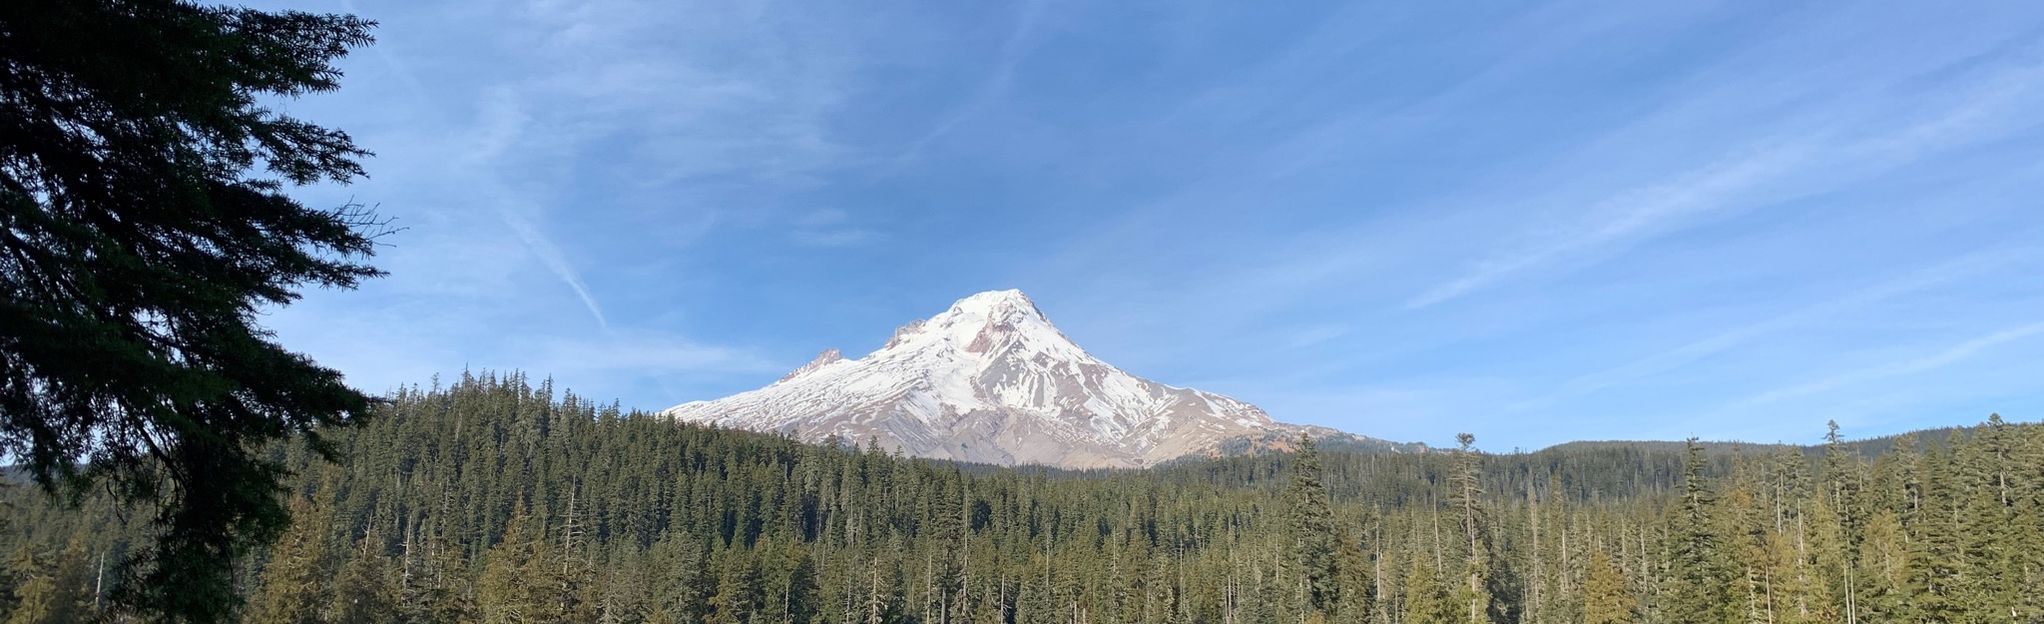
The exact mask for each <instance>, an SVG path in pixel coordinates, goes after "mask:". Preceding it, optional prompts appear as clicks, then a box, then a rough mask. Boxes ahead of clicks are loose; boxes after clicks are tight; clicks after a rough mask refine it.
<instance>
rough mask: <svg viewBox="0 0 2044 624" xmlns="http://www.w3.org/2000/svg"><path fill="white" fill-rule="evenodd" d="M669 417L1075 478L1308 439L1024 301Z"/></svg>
mask: <svg viewBox="0 0 2044 624" xmlns="http://www.w3.org/2000/svg"><path fill="white" fill-rule="evenodd" d="M663 413H664V414H666V415H668V416H671V417H673V418H675V419H677V420H682V421H687V422H696V423H705V424H713V425H717V426H721V427H732V428H739V429H750V430H755V431H775V432H782V433H787V434H790V435H794V436H795V437H798V438H801V439H804V440H809V441H821V440H824V439H826V438H828V437H830V436H833V435H835V436H838V437H839V438H840V439H842V440H845V441H848V442H854V443H857V442H863V441H864V440H866V439H868V438H875V439H878V440H879V441H880V442H881V443H882V444H883V445H885V446H888V447H890V448H898V449H900V450H901V451H903V452H905V453H908V454H911V455H917V456H922V457H933V458H939V459H955V460H960V461H969V462H981V463H991V464H1046V465H1053V466H1061V467H1067V468H1107V467H1143V466H1150V465H1153V464H1156V463H1158V462H1162V461H1166V460H1170V459H1174V458H1178V457H1183V456H1186V455H1192V454H1213V453H1219V452H1223V451H1226V450H1240V449H1243V448H1252V447H1255V446H1257V445H1262V444H1271V443H1276V444H1282V443H1284V442H1285V441H1286V440H1288V439H1289V438H1291V437H1293V436H1296V435H1297V434H1298V432H1300V431H1303V430H1308V429H1309V428H1307V427H1301V426H1298V425H1286V424H1283V423H1278V422H1276V421H1273V420H1271V418H1270V416H1269V415H1268V414H1265V413H1264V412H1263V410H1261V409H1257V407H1256V406H1254V405H1250V404H1248V403H1243V402H1241V401H1237V400H1235V399H1231V398H1228V397H1225V396H1221V395H1218V394H1214V393H1211V392H1203V391H1199V390H1194V389H1190V388H1179V387H1174V386H1169V385H1165V384H1161V383H1157V382H1154V381H1150V380H1148V379H1143V378H1141V377H1137V376H1135V375H1131V374H1128V373H1127V372H1123V371H1122V370H1121V369H1118V368H1115V367H1114V366H1112V365H1109V364H1108V363H1106V362H1102V361H1100V360H1099V359H1098V358H1095V357H1093V356H1092V355H1091V354H1089V353H1086V350H1085V349H1081V348H1079V345H1077V344H1074V343H1073V342H1072V341H1071V339H1069V338H1066V337H1065V335H1064V333H1062V332H1059V331H1058V330H1057V328H1056V327H1054V326H1052V325H1051V324H1050V320H1049V319H1046V318H1044V316H1043V312H1042V311H1041V310H1038V309H1037V308H1036V304H1035V303H1034V302H1031V301H1030V300H1029V297H1027V296H1025V295H1023V294H1022V291H1019V290H997V291H989V292H983V293H979V294H976V295H973V296H970V297H966V298H964V299H960V300H958V302H957V303H953V304H951V308H950V309H947V310H945V311H943V312H942V313H939V314H937V315H936V316H933V317H930V318H928V319H926V320H921V321H916V322H913V323H909V324H908V325H905V326H902V328H901V329H898V330H896V331H895V332H894V337H893V338H891V339H889V340H888V341H887V344H886V345H885V346H883V347H881V348H880V349H879V350H877V351H874V352H872V353H871V354H868V355H866V357H862V358H859V359H856V360H847V359H845V358H844V356H843V355H842V354H840V353H838V350H836V349H829V350H826V351H824V352H823V353H822V354H821V355H818V356H817V357H816V359H815V360H812V361H810V362H809V363H808V364H805V365H803V366H802V367H801V368H798V369H795V370H794V371H793V372H790V373H788V375H787V376H785V377H782V378H781V379H780V381H776V382H774V383H773V384H772V385H769V386H767V387H765V388H760V389H758V390H753V391H750V392H744V393H740V394H736V395H732V396H729V397H725V398H722V399H718V400H715V401H696V402H692V403H684V404H681V405H677V406H675V407H673V408H670V409H668V410H666V411H665V412H663ZM1310 429H1311V430H1312V432H1313V433H1314V434H1315V435H1316V436H1320V435H1332V436H1337V437H1344V438H1350V439H1353V440H1355V441H1358V442H1371V443H1376V444H1381V445H1385V446H1389V445H1388V443H1383V442H1381V441H1376V440H1371V439H1368V438H1360V437H1356V436H1348V435H1347V434H1342V433H1340V432H1336V431H1334V430H1331V429H1325V428H1320V427H1312V428H1310Z"/></svg>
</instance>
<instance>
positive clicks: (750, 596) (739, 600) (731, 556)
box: [710, 548, 763, 624]
mask: <svg viewBox="0 0 2044 624" xmlns="http://www.w3.org/2000/svg"><path fill="white" fill-rule="evenodd" d="M718 559H720V560H721V561H722V565H720V566H719V567H720V568H721V569H722V570H723V572H722V574H720V575H719V577H718V580H717V594H716V595H715V596H713V597H711V598H710V606H711V614H710V621H711V622H714V623H716V624H750V623H751V622H754V621H757V620H758V618H759V615H760V610H761V604H762V602H763V600H762V596H761V594H762V591H761V583H760V575H759V562H758V561H757V560H755V559H754V558H753V557H752V556H751V555H750V554H749V553H747V552H746V551H743V550H738V549H735V548H734V549H727V550H725V551H724V552H723V553H722V554H720V555H719V556H718Z"/></svg>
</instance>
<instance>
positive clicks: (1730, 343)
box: [1513, 248, 2040, 409]
mask: <svg viewBox="0 0 2044 624" xmlns="http://www.w3.org/2000/svg"><path fill="white" fill-rule="evenodd" d="M2039 251H2040V250H2038V249H2035V248H2021V249H1995V250H1988V251H1980V252H1974V253H1970V254H1967V255H1965V256H1962V257H1960V258H1957V259H1954V260H1949V261H1946V262H1941V263H1938V264H1936V265H1934V266H1929V267H1924V268H1921V269H1917V270H1915V271H1910V272H1908V273H1905V274H1902V275H1899V276H1896V277H1893V278H1890V279H1887V280H1884V281H1882V282H1880V283H1877V284H1874V285H1872V286H1870V287H1866V288H1863V289H1860V290H1858V291H1854V292H1850V293H1846V294H1844V295H1842V296H1835V297H1828V298H1826V299H1824V300H1823V301H1822V302H1820V303H1817V304H1814V305H1809V306H1805V307H1802V308H1798V309H1795V310H1791V311H1788V312H1785V313H1782V314H1777V315H1774V316H1771V317H1768V318H1765V319H1762V320H1758V321H1755V322H1751V323H1747V324H1745V325H1741V326H1738V327H1735V328H1732V329H1730V330H1727V331H1723V332H1719V333H1716V334H1713V335H1710V336H1708V337H1705V338H1701V339H1698V340H1695V341H1691V342H1689V343H1686V344H1683V345H1681V346H1678V347H1675V348H1673V349H1669V350H1666V351H1662V352H1659V353H1655V354H1653V355H1649V356H1647V357H1643V358H1639V359H1636V360H1633V361H1630V362H1627V363H1625V364H1621V365H1618V366H1614V367H1611V368H1607V369H1604V370H1600V371H1597V372H1594V373H1589V374H1586V375H1579V376H1576V377H1574V378H1571V379H1569V380H1567V381H1564V382H1562V383H1561V384H1560V386H1559V387H1558V388H1557V389H1556V390H1555V391H1553V392H1550V393H1548V394H1546V395H1543V396H1540V397H1538V398H1534V399H1530V400H1526V401H1521V402H1519V403H1516V404H1514V405H1513V407H1514V408H1515V409H1531V408H1538V407H1545V406H1549V405H1552V404H1554V403H1556V402H1558V401H1561V400H1564V399H1569V398H1574V397H1580V396H1583V395H1587V394H1591V393H1595V392H1597V391H1600V390H1604V389H1606V388H1610V387H1612V386H1616V385H1620V384H1625V383H1629V382H1633V381H1637V380H1639V379H1643V378H1647V377H1651V376H1654V375H1659V374H1663V373H1667V372H1669V371H1672V370H1676V369H1679V368H1682V367H1684V366H1687V365H1689V364H1693V363H1696V362H1698V361H1701V360H1703V359H1705V358H1709V357H1711V356H1714V355H1718V354H1721V353H1724V352H1726V351H1730V350H1733V349H1737V348H1739V347H1741V346H1745V345H1747V344H1750V343H1752V342H1753V341H1754V340H1758V339H1760V338H1763V337H1766V336H1769V335H1772V334H1778V333H1780V332H1784V331H1788V330H1792V329H1797V328H1802V327H1807V326H1810V325H1812V324H1815V323H1820V322H1825V321H1827V320H1829V319H1831V318H1833V317H1835V316H1837V315H1839V314H1842V313H1847V312H1851V311H1854V310H1857V309H1860V308H1864V307H1866V306H1870V305H1873V304H1876V303H1880V302H1883V301H1887V300H1890V299H1894V298H1897V297H1902V296H1905V295H1909V294H1912V293H1917V292H1920V291H1923V290H1925V289H1929V288H1932V287H1936V286H1940V285H1944V284H1949V283H1952V282H1954V281H1956V280H1960V279H1963V278H1967V277H1971V276H1975V275H1978V274H1980V273H1982V272H1985V271H1989V270H1993V269H2002V268H2006V267H2008V266H2011V265H2012V264H2018V263H2024V262H2027V261H2031V260H2035V259H2036V258H2037V257H2038V255H2039Z"/></svg>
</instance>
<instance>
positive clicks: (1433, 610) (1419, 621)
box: [1400, 550, 1459, 624]
mask: <svg viewBox="0 0 2044 624" xmlns="http://www.w3.org/2000/svg"><path fill="white" fill-rule="evenodd" d="M1456 606H1457V605H1455V604H1454V603H1453V601H1452V599H1451V598H1450V597H1449V596H1448V588H1447V587H1444V586H1442V585H1441V577H1440V574H1439V572H1437V571H1435V570H1434V564H1433V562H1431V561H1428V560H1427V557H1426V556H1425V554H1424V553H1422V552H1421V551H1419V550H1414V551H1413V556H1412V562H1411V564H1410V565H1409V567H1408V568H1407V572H1406V574H1405V609H1404V611H1403V615H1404V617H1403V618H1401V619H1400V622H1402V623H1403V624H1449V623H1451V622H1456V621H1459V620H1458V617H1459V610H1458V609H1457V608H1456Z"/></svg>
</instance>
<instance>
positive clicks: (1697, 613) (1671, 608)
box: [1663, 439, 1731, 624]
mask: <svg viewBox="0 0 2044 624" xmlns="http://www.w3.org/2000/svg"><path fill="white" fill-rule="evenodd" d="M1686 453H1687V459H1686V460H1685V461H1684V462H1683V464H1682V497H1681V499H1680V500H1679V501H1677V505H1676V508H1675V510H1674V513H1673V517H1672V518H1671V519H1670V520H1669V544H1668V549H1669V553H1668V567H1669V575H1670V577H1671V578H1670V580H1671V581H1672V582H1673V584H1674V587H1673V588H1672V589H1673V592H1672V595H1670V596H1669V598H1668V601H1667V604H1666V605H1664V607H1663V610H1664V612H1665V613H1666V614H1667V615H1668V617H1669V620H1670V621H1672V622H1675V623H1677V624H1713V623H1716V622H1721V621H1724V620H1725V619H1726V617H1727V616H1726V615H1725V614H1724V611H1725V608H1726V606H1727V605H1728V604H1730V602H1731V601H1730V600H1728V599H1727V596H1726V592H1725V583H1724V572H1723V568H1722V566H1721V565H1720V559H1719V557H1720V554H1719V552H1718V536H1717V535H1716V534H1715V533H1713V531H1712V518H1711V512H1712V505H1713V503H1715V501H1716V499H1715V496H1714V495H1713V494H1712V492H1711V490H1710V486H1709V485H1708V484H1707V483H1705V477H1704V474H1703V471H1704V459H1703V447H1702V446H1698V445H1697V444H1696V440H1694V439H1691V440H1689V442H1688V445H1687V448H1686Z"/></svg>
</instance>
